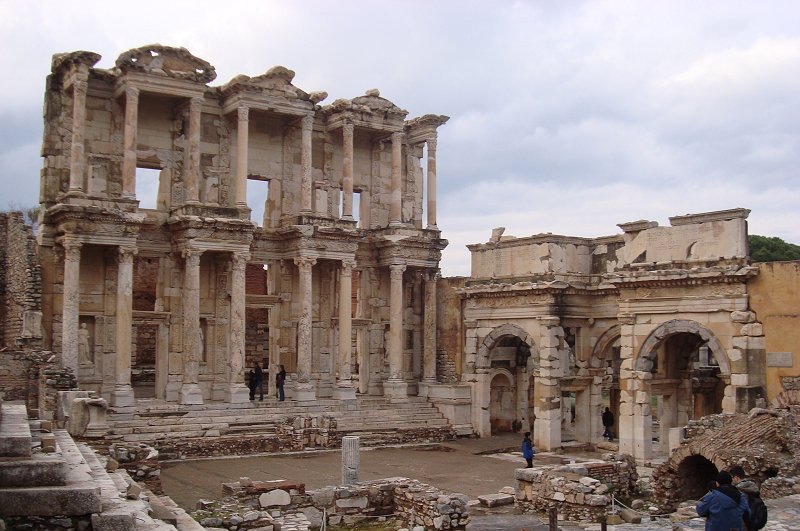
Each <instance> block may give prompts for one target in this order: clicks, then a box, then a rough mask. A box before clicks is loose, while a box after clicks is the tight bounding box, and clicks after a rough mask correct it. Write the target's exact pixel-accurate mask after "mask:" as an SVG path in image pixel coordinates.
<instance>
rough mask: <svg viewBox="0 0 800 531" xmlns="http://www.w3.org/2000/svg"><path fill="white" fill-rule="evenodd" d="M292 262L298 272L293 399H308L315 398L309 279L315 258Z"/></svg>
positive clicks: (301, 258)
mask: <svg viewBox="0 0 800 531" xmlns="http://www.w3.org/2000/svg"><path fill="white" fill-rule="evenodd" d="M294 263H295V264H296V265H297V269H298V271H299V272H300V289H299V294H298V295H299V298H300V318H299V319H298V322H297V387H296V389H295V399H296V400H300V401H308V400H314V399H316V392H315V390H314V385H313V383H312V382H311V297H312V293H311V280H312V268H313V267H314V264H316V263H317V259H316V258H311V257H300V258H295V259H294Z"/></svg>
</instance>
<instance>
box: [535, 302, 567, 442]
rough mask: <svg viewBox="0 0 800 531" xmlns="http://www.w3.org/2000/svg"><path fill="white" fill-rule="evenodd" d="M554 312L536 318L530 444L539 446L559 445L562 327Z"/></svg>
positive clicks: (562, 368)
mask: <svg viewBox="0 0 800 531" xmlns="http://www.w3.org/2000/svg"><path fill="white" fill-rule="evenodd" d="M560 323H561V320H560V319H559V318H558V317H557V316H544V317H541V318H539V326H540V334H541V335H540V338H539V357H540V358H539V366H540V367H541V369H540V377H539V378H538V379H537V380H536V386H537V396H538V398H539V401H538V403H537V404H536V405H535V407H534V413H535V414H536V421H535V422H534V444H535V445H536V446H537V447H538V448H541V449H542V450H548V451H549V450H554V449H556V448H559V447H561V386H560V384H559V382H560V380H561V378H562V377H563V376H564V367H563V365H562V356H561V354H562V347H563V344H564V343H563V339H564V329H563V328H561V326H560Z"/></svg>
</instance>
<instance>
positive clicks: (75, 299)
mask: <svg viewBox="0 0 800 531" xmlns="http://www.w3.org/2000/svg"><path fill="white" fill-rule="evenodd" d="M63 246H64V295H63V302H62V308H61V312H62V313H61V364H62V366H63V367H65V368H70V369H72V371H73V373H74V374H75V375H77V374H78V326H79V311H80V304H79V303H80V273H81V246H82V244H81V242H78V241H75V240H71V239H69V240H65V241H64V243H63Z"/></svg>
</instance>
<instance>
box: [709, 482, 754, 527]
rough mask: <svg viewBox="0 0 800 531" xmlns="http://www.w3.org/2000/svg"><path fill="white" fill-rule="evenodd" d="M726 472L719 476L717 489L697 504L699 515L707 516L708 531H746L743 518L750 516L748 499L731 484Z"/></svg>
mask: <svg viewBox="0 0 800 531" xmlns="http://www.w3.org/2000/svg"><path fill="white" fill-rule="evenodd" d="M732 481H733V478H731V475H730V474H729V473H728V472H725V471H724V470H723V471H722V472H720V473H719V474H717V488H716V489H715V490H712V491H710V492H709V493H707V494H706V495H705V496H703V498H702V499H701V500H700V501H699V502H698V503H697V514H699V515H700V516H705V517H706V518H707V519H706V527H705V529H706V531H744V527H743V526H744V524H743V518H744V517H745V516H746V515H747V514H749V510H748V508H747V497H746V496H744V495H742V493H741V492H739V490H738V489H737V488H736V487H734V486H733V485H732V484H731V483H732Z"/></svg>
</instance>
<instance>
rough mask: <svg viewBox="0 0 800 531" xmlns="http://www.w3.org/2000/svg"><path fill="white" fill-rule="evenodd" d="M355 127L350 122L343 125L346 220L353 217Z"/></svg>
mask: <svg viewBox="0 0 800 531" xmlns="http://www.w3.org/2000/svg"><path fill="white" fill-rule="evenodd" d="M353 129H354V127H353V124H352V123H350V122H347V123H345V124H344V126H342V136H343V141H342V143H343V150H344V155H343V161H342V219H346V220H352V219H353Z"/></svg>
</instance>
